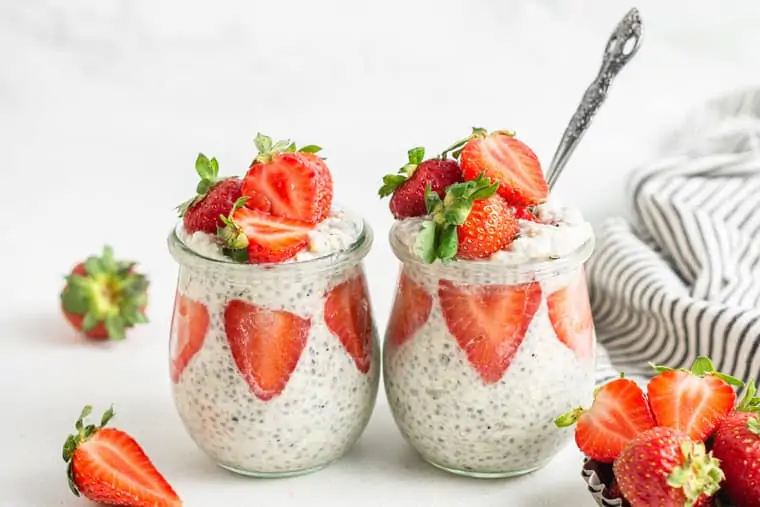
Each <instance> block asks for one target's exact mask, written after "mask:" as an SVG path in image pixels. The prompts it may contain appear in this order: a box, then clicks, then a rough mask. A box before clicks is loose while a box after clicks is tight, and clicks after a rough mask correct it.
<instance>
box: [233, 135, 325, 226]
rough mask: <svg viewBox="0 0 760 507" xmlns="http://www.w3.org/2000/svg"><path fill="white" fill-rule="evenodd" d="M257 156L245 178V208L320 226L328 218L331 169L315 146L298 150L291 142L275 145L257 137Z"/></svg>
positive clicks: (243, 190)
mask: <svg viewBox="0 0 760 507" xmlns="http://www.w3.org/2000/svg"><path fill="white" fill-rule="evenodd" d="M254 144H255V145H256V148H257V149H258V154H257V155H256V158H254V160H253V163H252V164H251V167H250V168H249V169H248V172H247V174H246V175H245V178H244V179H243V185H242V194H243V195H244V196H246V197H248V201H247V202H246V206H248V207H249V208H252V209H255V210H258V211H262V212H266V213H271V214H272V215H274V216H277V217H281V218H284V219H288V220H296V221H299V222H308V223H310V224H317V223H319V222H321V221H322V220H324V219H325V218H327V216H328V214H329V213H330V207H331V206H332V200H333V181H332V174H331V173H330V169H329V168H328V167H327V164H325V161H324V160H323V159H322V158H321V157H320V156H318V155H317V153H318V152H319V151H321V148H320V147H319V146H315V145H308V146H302V147H300V148H298V147H297V146H296V144H295V143H293V142H291V141H289V140H283V141H277V142H273V141H272V139H271V138H270V137H268V136H265V135H262V134H258V135H257V136H256V138H255V140H254Z"/></svg>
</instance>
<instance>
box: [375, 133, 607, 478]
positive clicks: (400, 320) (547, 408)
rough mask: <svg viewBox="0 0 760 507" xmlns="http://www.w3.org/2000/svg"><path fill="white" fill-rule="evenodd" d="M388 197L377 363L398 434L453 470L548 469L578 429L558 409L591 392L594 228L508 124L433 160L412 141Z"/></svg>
mask: <svg viewBox="0 0 760 507" xmlns="http://www.w3.org/2000/svg"><path fill="white" fill-rule="evenodd" d="M452 151H453V154H451V152H452ZM380 194H381V196H385V195H392V197H391V202H390V208H391V212H392V213H393V215H394V217H395V218H396V222H395V223H394V225H393V227H392V229H391V233H390V242H391V246H392V249H393V251H394V253H395V255H396V256H397V257H398V258H399V260H400V261H401V270H400V275H399V281H398V289H397V292H396V296H395V301H394V304H393V309H392V311H391V316H390V319H389V322H388V326H387V330H386V335H385V348H384V366H383V368H384V383H385V390H386V395H387V397H388V402H389V404H390V407H391V410H392V412H393V416H394V418H395V421H396V423H397V425H398V427H399V429H400V431H401V433H402V434H403V435H404V437H405V438H406V440H407V441H408V442H409V443H410V444H411V445H412V446H413V447H414V448H415V449H416V450H417V451H418V452H419V453H420V455H421V456H422V457H423V458H424V459H425V460H426V461H428V462H430V463H431V464H433V465H435V466H437V467H439V468H442V469H444V470H447V471H449V472H452V473H457V474H462V475H469V476H476V477H506V476H514V475H521V474H525V473H529V472H531V471H533V470H535V469H537V468H539V467H541V466H542V465H544V464H545V463H547V462H548V461H549V460H550V459H551V458H552V457H553V456H554V455H555V454H556V453H557V452H558V451H559V450H560V449H561V448H562V447H563V446H564V445H565V444H566V443H567V442H568V440H569V439H571V438H572V434H571V433H570V432H568V431H566V429H561V428H557V427H556V426H555V425H554V422H553V421H554V418H555V417H556V415H557V414H561V413H564V412H566V411H568V410H570V409H572V408H573V407H576V406H579V404H580V405H583V404H584V403H587V402H588V401H589V400H590V399H591V398H592V397H593V387H594V352H595V342H596V338H595V333H594V327H593V321H592V318H591V310H590V305H589V300H588V294H587V288H586V280H585V277H584V272H583V263H584V262H585V261H586V259H587V258H588V256H589V255H590V254H591V251H592V250H593V233H592V229H591V226H590V225H589V224H588V223H587V222H586V221H584V220H583V218H582V217H581V216H580V214H579V213H578V212H577V211H576V210H574V209H573V208H570V207H565V206H562V205H560V204H558V203H556V202H553V201H552V199H551V198H550V197H549V191H548V186H547V184H546V182H545V180H544V176H543V173H542V170H541V167H540V164H539V161H538V158H537V157H536V156H535V154H534V153H533V152H532V151H531V150H530V148H529V147H528V146H527V145H525V144H524V143H523V142H521V141H520V140H518V139H517V138H516V137H515V136H514V135H513V134H512V133H509V132H503V131H498V132H493V133H488V132H485V131H483V130H482V129H475V130H474V131H473V134H472V135H471V136H470V137H468V138H467V139H465V140H464V141H461V142H460V143H457V145H455V146H454V147H453V148H451V149H449V150H446V151H444V152H443V153H442V154H441V155H438V156H436V157H432V158H429V159H427V160H425V157H424V150H422V149H421V148H415V149H413V150H410V151H409V163H408V164H406V165H405V166H404V167H403V168H402V169H401V171H399V173H398V174H392V175H388V176H386V177H385V178H384V181H383V187H382V188H381V190H380Z"/></svg>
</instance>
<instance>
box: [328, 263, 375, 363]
mask: <svg viewBox="0 0 760 507" xmlns="http://www.w3.org/2000/svg"><path fill="white" fill-rule="evenodd" d="M325 323H326V324H327V327H328V329H330V331H332V333H333V334H335V335H336V336H337V337H338V339H339V340H340V342H341V343H342V344H343V348H345V349H346V352H348V355H350V356H351V357H352V358H353V360H354V363H355V364H356V368H357V369H358V370H359V371H360V372H362V373H368V372H369V369H370V366H371V363H372V337H373V333H374V325H373V322H372V308H371V305H370V300H369V294H368V292H367V281H366V280H365V278H364V275H363V274H359V275H358V276H355V277H353V278H351V279H350V280H348V281H347V282H343V283H342V284H340V285H338V286H336V287H335V288H334V289H332V290H331V291H330V292H328V294H327V298H326V299H325Z"/></svg>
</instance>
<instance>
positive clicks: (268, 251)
mask: <svg viewBox="0 0 760 507" xmlns="http://www.w3.org/2000/svg"><path fill="white" fill-rule="evenodd" d="M232 220H233V221H234V222H235V224H237V225H238V226H239V227H240V228H241V229H242V231H243V233H244V234H245V236H246V237H247V238H248V258H249V260H250V261H251V262H252V263H272V262H273V263H277V262H284V261H286V260H290V259H292V258H293V257H295V256H296V255H297V254H298V252H300V251H302V250H303V249H305V248H306V247H307V246H308V245H309V232H311V231H312V230H313V225H312V224H310V223H308V222H303V221H299V220H292V219H288V218H283V217H276V216H272V215H270V214H268V213H264V212H261V211H256V210H252V209H248V208H246V207H243V208H238V209H236V210H235V211H234V213H233V214H232Z"/></svg>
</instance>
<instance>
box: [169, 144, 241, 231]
mask: <svg viewBox="0 0 760 507" xmlns="http://www.w3.org/2000/svg"><path fill="white" fill-rule="evenodd" d="M195 171H196V172H197V173H198V176H200V178H201V181H200V182H198V186H197V187H196V192H197V195H196V196H195V197H193V198H192V199H189V200H187V201H185V202H183V203H182V204H180V205H179V206H177V211H178V212H179V216H180V217H181V218H182V223H183V225H184V227H185V231H187V232H188V233H191V234H192V233H194V232H198V231H202V232H205V233H208V234H216V231H217V228H218V227H223V226H224V224H223V222H222V221H221V219H220V216H227V215H228V214H229V213H230V211H231V210H232V206H233V205H234V203H235V201H237V199H238V198H239V197H240V195H241V191H240V187H241V182H240V180H239V179H238V178H223V179H219V178H218V176H219V163H218V162H217V161H216V159H215V158H212V159H210V160H209V158H208V157H207V156H206V155H204V154H203V153H199V154H198V158H197V159H196V160H195Z"/></svg>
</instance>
